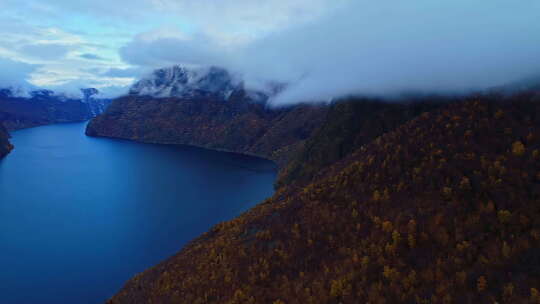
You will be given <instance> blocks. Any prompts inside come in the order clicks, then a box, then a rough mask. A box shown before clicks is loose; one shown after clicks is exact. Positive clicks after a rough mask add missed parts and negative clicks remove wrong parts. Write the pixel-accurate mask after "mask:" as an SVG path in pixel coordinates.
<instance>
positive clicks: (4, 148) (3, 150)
mask: <svg viewBox="0 0 540 304" xmlns="http://www.w3.org/2000/svg"><path fill="white" fill-rule="evenodd" d="M12 149H13V145H11V143H10V142H9V134H8V132H7V130H6V128H4V126H3V125H2V124H1V123H0V158H3V157H4V156H6V155H7V154H8V153H9V152H10V151H11V150H12Z"/></svg>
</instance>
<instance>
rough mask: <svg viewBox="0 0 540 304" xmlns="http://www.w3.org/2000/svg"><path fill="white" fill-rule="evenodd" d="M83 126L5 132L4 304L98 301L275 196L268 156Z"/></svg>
mask: <svg viewBox="0 0 540 304" xmlns="http://www.w3.org/2000/svg"><path fill="white" fill-rule="evenodd" d="M85 125H86V124H85V123H77V124H60V125H52V126H44V127H38V128H33V129H27V130H21V131H17V132H13V134H12V135H13V138H12V142H13V144H14V145H15V150H13V152H12V153H11V154H10V155H8V156H7V157H6V158H5V159H3V160H0V303H2V304H12V303H13V304H34V303H36V304H48V303H55V304H57V303H92V304H93V303H102V302H104V301H105V300H106V299H107V298H109V297H110V296H112V295H113V294H114V293H115V292H116V291H118V290H119V289H120V288H121V287H122V286H123V284H124V283H125V281H126V280H127V279H129V278H130V277H132V276H133V275H134V274H136V273H138V272H141V271H143V270H144V269H146V268H148V267H150V266H152V265H155V264H156V263H158V262H160V261H161V260H163V259H165V258H167V257H169V256H170V255H172V254H174V253H175V252H177V251H178V250H179V249H181V248H182V246H183V245H185V244H186V242H188V241H189V240H191V239H193V238H194V237H196V236H198V235H199V234H200V233H202V232H204V231H206V230H208V228H210V227H211V226H213V225H214V224H216V223H218V222H220V221H223V220H226V219H231V218H233V217H234V216H236V215H238V214H240V213H241V212H242V211H245V210H247V209H248V208H250V207H251V206H253V205H255V204H256V203H258V202H260V201H261V200H263V199H264V198H266V197H268V196H270V195H271V194H272V192H273V190H272V183H273V181H274V178H275V170H274V166H273V164H272V163H270V162H268V161H264V160H261V159H257V158H252V157H247V156H241V155H236V154H229V153H221V152H213V151H207V150H203V149H198V148H191V147H172V146H161V145H147V144H140V143H133V142H128V141H121V140H111V139H103V138H90V137H86V136H85V135H84V128H85Z"/></svg>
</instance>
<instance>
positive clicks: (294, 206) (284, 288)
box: [87, 72, 540, 304]
mask: <svg viewBox="0 0 540 304" xmlns="http://www.w3.org/2000/svg"><path fill="white" fill-rule="evenodd" d="M184 73H185V72H184ZM165 74H167V73H165ZM173 74H174V73H173ZM167 75H169V76H170V75H171V73H168V74H167ZM176 78H177V77H165V79H176ZM180 78H181V77H180ZM154 83H155V82H154ZM158 83H160V84H161V83H162V82H158ZM166 83H169V84H171V83H176V81H172V82H170V81H169V82H166ZM186 83H187V82H186ZM167 86H170V85H165V86H159V85H156V86H154V87H161V88H162V89H163V88H165V87H167ZM162 89H160V92H167V93H164V94H161V93H157V94H140V91H136V90H135V91H132V94H131V95H130V96H125V97H122V98H119V99H117V100H115V101H113V104H112V105H111V106H110V107H109V108H108V109H107V111H105V113H103V114H102V115H100V116H98V117H97V118H95V119H93V120H92V121H91V123H90V124H89V125H88V129H87V133H88V134H89V135H93V136H108V137H117V138H125V139H132V140H138V141H142V142H152V143H164V144H188V145H196V146H202V147H206V148H210V149H217V150H227V151H234V152H240V153H246V154H254V155H258V156H261V157H265V158H268V159H272V160H274V161H276V162H277V163H278V165H279V168H280V172H279V177H278V181H277V183H276V187H277V192H276V193H275V195H274V196H273V197H271V198H270V199H268V200H266V201H264V202H262V203H260V204H259V205H257V206H256V207H254V208H252V209H251V210H250V211H248V212H246V213H244V214H242V215H241V216H239V217H237V218H235V219H233V220H231V221H228V222H224V223H220V224H218V225H216V226H215V227H214V228H212V229H211V230H210V231H209V232H207V233H205V234H203V235H201V236H200V237H199V238H197V239H196V240H194V241H192V242H191V243H190V244H188V245H187V246H186V247H185V248H183V249H182V250H181V251H180V252H179V253H177V254H176V255H175V256H173V257H171V258H169V259H168V260H166V261H164V262H162V263H161V264H159V265H156V266H154V267H152V268H150V269H148V270H147V271H145V272H143V273H141V274H139V275H137V276H135V277H134V278H132V279H131V280H130V281H129V282H128V283H127V284H126V285H125V287H124V288H123V289H122V290H121V291H120V292H119V293H118V294H117V295H115V296H114V297H113V298H112V299H110V301H109V303H110V304H116V303H278V304H283V303H475V302H477V303H495V302H498V303H538V302H539V301H540V289H539V288H538V286H540V259H539V257H540V220H539V219H540V175H539V173H538V172H540V162H539V160H540V152H539V151H540V104H539V103H538V101H539V100H540V99H539V98H540V91H539V90H537V89H536V87H535V86H527V88H526V90H525V91H524V90H520V91H512V92H510V91H505V92H501V91H497V90H492V91H489V92H486V93H483V94H475V95H471V96H465V97H440V96H425V95H424V96H413V95H411V96H409V97H407V98H406V99H405V100H400V102H393V103H392V102H385V101H382V100H377V99H370V98H347V99H344V100H338V101H335V102H332V103H330V104H327V105H313V104H311V105H310V104H300V105H295V106H289V107H284V108H274V107H270V106H269V102H268V99H269V98H271V97H269V96H271V94H268V93H263V92H256V93H258V94H260V95H259V96H265V98H263V101H261V100H260V99H252V98H251V96H253V95H254V94H253V92H247V91H246V90H245V89H244V88H243V87H242V86H240V87H238V88H237V89H235V90H233V92H232V93H231V94H230V96H228V97H226V98H225V97H224V96H227V94H224V90H222V91H219V90H218V91H214V92H205V91H204V90H203V91H197V90H192V89H191V88H189V89H185V86H184V87H182V89H181V90H176V91H175V90H172V89H170V90H169V89H166V90H162ZM184 90H185V91H184ZM150 91H152V90H148V91H147V92H150ZM173 91H175V92H179V91H181V92H192V93H189V94H188V93H175V94H172V95H171V94H170V92H173ZM193 92H196V93H193Z"/></svg>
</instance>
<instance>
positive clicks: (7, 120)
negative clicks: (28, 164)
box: [0, 88, 110, 130]
mask: <svg viewBox="0 0 540 304" xmlns="http://www.w3.org/2000/svg"><path fill="white" fill-rule="evenodd" d="M93 90H95V91H93ZM95 92H97V90H96V89H85V90H83V93H84V95H83V96H84V97H82V98H81V97H69V96H66V95H64V94H56V93H55V92H53V91H50V90H34V91H29V92H24V91H21V90H15V89H10V88H7V89H1V90H0V122H3V124H4V126H5V127H6V128H7V129H9V130H16V129H21V128H28V127H34V126H39V125H45V124H51V123H58V122H73V121H84V120H88V119H90V118H92V117H95V116H96V115H98V114H100V113H101V112H103V111H104V110H105V108H106V107H107V106H108V104H109V103H110V100H107V99H96V98H93V97H92V96H93V95H95V94H96V93H95ZM88 94H89V95H88Z"/></svg>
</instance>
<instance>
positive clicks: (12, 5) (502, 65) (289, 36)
mask: <svg viewBox="0 0 540 304" xmlns="http://www.w3.org/2000/svg"><path fill="white" fill-rule="evenodd" d="M539 57H540V1H538V0H520V1H515V0H513V1H512V0H476V1H470V0H451V1H450V0H439V1H433V0H410V1H395V0H379V1H365V0H221V1H217V0H196V1H195V0H129V1H128V0H115V1H110V0H107V1H105V0H91V1H90V0H79V1H72V0H25V1H20V0H0V86H35V87H46V88H51V89H55V90H57V91H69V92H76V91H77V90H78V89H79V88H82V87H96V88H98V89H100V90H101V91H103V92H104V93H105V94H106V95H109V96H116V95H119V94H122V93H125V92H126V91H127V88H128V87H129V85H131V84H132V83H133V81H135V80H136V79H138V78H140V77H142V76H143V75H145V74H147V73H149V72H150V71H151V70H153V69H155V68H159V67H167V66H171V65H174V64H186V65H218V66H222V67H225V68H228V69H230V70H231V71H233V72H235V73H239V74H241V75H243V77H244V79H245V81H246V84H247V85H248V86H249V87H253V88H258V87H260V86H262V85H264V84H265V83H267V82H268V81H278V82H285V83H288V84H289V86H288V89H287V90H286V91H285V92H284V93H283V94H282V95H281V96H280V97H279V100H278V102H280V103H294V102H299V101H309V100H327V99H331V98H335V97H339V96H343V95H350V94H367V95H388V94H395V93H400V92H404V91H421V92H437V93H446V92H452V93H455V92H468V91H471V90H479V89H485V88H489V87H492V86H498V85H503V84H505V83H508V82H513V81H516V80H519V79H521V78H524V77H529V76H534V75H538V74H539V73H540V60H539V59H540V58H539Z"/></svg>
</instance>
